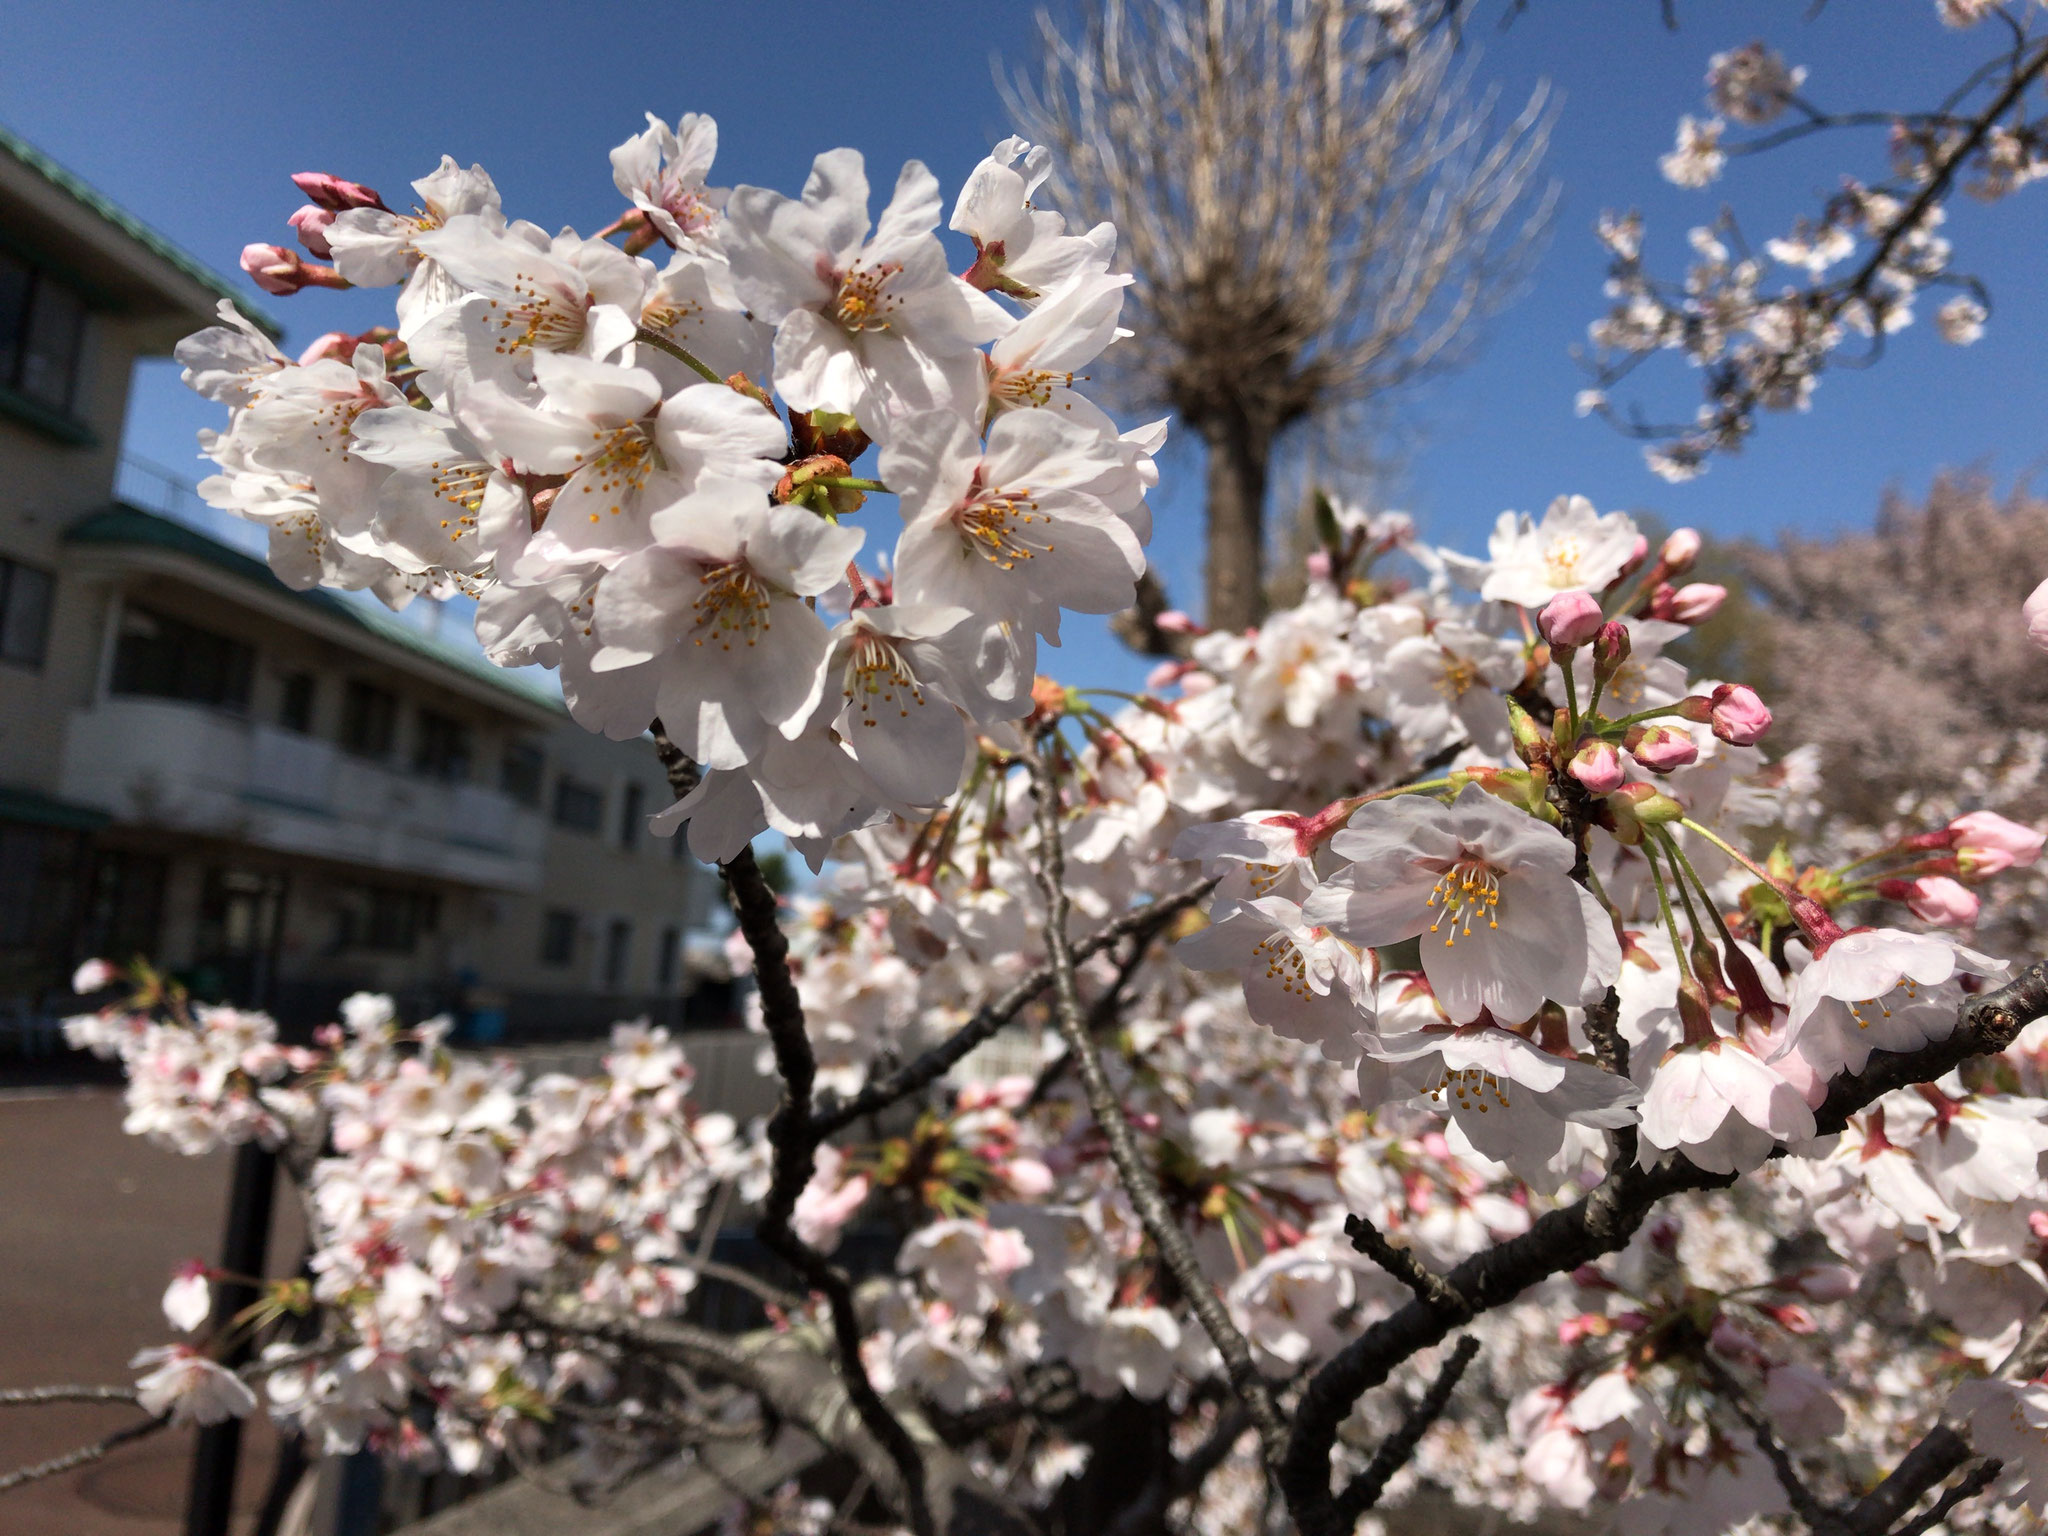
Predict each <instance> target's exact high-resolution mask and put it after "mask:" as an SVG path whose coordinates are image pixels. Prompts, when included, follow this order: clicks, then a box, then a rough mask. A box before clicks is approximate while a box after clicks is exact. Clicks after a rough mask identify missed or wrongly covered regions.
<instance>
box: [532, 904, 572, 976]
mask: <svg viewBox="0 0 2048 1536" xmlns="http://www.w3.org/2000/svg"><path fill="white" fill-rule="evenodd" d="M575 958H576V914H575V913H574V912H570V911H567V910H566V909H564V908H561V907H555V908H553V909H551V910H550V911H547V912H543V913H542V914H541V919H540V963H541V964H542V965H567V964H568V963H569V962H570V961H571V960H574V959H575Z"/></svg>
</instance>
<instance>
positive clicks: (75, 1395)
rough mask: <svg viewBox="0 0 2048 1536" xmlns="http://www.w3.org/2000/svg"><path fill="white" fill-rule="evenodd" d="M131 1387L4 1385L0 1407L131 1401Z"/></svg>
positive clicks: (132, 1389) (134, 1393) (132, 1396)
mask: <svg viewBox="0 0 2048 1536" xmlns="http://www.w3.org/2000/svg"><path fill="white" fill-rule="evenodd" d="M136 1396H137V1394H136V1391H135V1389H134V1388H133V1387H5V1388H0V1407H21V1406H27V1405H29V1404H33V1403H132V1402H134V1401H135V1399H136Z"/></svg>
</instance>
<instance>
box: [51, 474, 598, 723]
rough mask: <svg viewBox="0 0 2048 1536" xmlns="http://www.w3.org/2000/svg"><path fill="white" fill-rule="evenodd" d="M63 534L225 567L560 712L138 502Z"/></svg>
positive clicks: (548, 699)
mask: <svg viewBox="0 0 2048 1536" xmlns="http://www.w3.org/2000/svg"><path fill="white" fill-rule="evenodd" d="M64 538H65V540H66V542H68V543H72V544H102V545H126V546H129V547H131V548H133V547H138V546H139V547H142V548H146V549H162V550H168V551H170V552H171V553H173V554H180V555H189V556H191V557H192V558H193V559H195V560H202V561H204V562H205V563H206V564H208V565H211V566H213V567H214V568H215V569H217V570H222V571H226V572H228V573H229V574H231V575H234V576H238V577H240V578H242V579H243V580H244V581H248V582H252V583H254V584H255V585H257V586H260V587H263V588H266V589H268V590H269V591H270V592H272V593H274V594H276V595H278V596H282V597H288V598H291V599H292V600H293V601H295V602H301V603H305V604H307V605H308V606H310V607H314V608H318V609H319V610H320V611H321V612H323V613H325V614H327V615H329V616H330V617H333V618H336V619H339V620H340V621H341V622H343V623H344V624H349V625H353V626H354V627H355V628H357V629H360V630H362V631H363V632H364V633H365V634H368V635H374V636H375V637H376V638H377V639H379V640H385V641H389V642H390V643H391V644H393V645H396V646H401V647H403V648H404V649H406V650H408V651H411V652H413V653H415V654H416V655H419V656H424V657H426V658H427V659H428V660H430V661H433V662H435V663H437V664H438V665H440V666H444V667H447V668H449V669H451V670H453V671H456V672H460V673H462V674H463V675H464V676H466V677H469V678H473V679H475V680H476V681H478V682H481V683H485V684H487V685H489V686H490V687H492V688H496V689H498V690H499V691H500V692H502V693H506V694H509V695H511V696H512V697H513V698H516V699H518V700H519V701H520V702H521V703H524V704H529V705H534V704H537V705H539V706H540V707H541V708H543V709H549V710H553V711H555V712H557V713H561V712H562V701H561V700H560V699H559V698H557V697H556V696H555V694H554V692H553V691H552V690H550V689H548V688H544V687H542V686H540V685H539V684H537V683H534V682H532V681H531V680H529V679H527V678H525V677H522V676H520V675H519V674H518V673H516V672H508V671H506V670H505V669H504V668H503V667H494V666H492V665H491V663H490V662H488V661H486V660H485V659H484V658H483V657H482V656H480V655H477V654H475V653H474V652H471V651H464V650H460V649H457V648H456V647H455V646H452V645H444V644H442V643H441V642H440V641H438V640H435V639H433V638H432V637H430V636H428V635H425V634H422V633H421V632H420V631H419V630H417V629H415V628H413V626H412V625H410V624H407V623H405V622H403V621H402V620H400V619H397V618H394V617H392V616H391V615H390V614H388V613H384V612H380V611H379V610H377V609H374V608H371V607H369V606H368V605H367V604H364V603H355V602H350V601H348V600H347V599H346V598H343V597H341V596H339V595H338V594H336V593H334V592H329V591H323V590H321V589H319V588H314V589H313V590H311V591H308V592H295V591H293V590H292V589H291V588H290V587H287V586H286V585H285V584H284V583H283V582H281V581H279V580H278V579H277V577H276V575H275V574H274V573H273V572H272V571H271V569H270V567H269V566H268V565H266V564H264V563H263V562H262V561H261V560H258V559H257V558H256V557H255V556H253V555H245V554H243V553H242V551H240V550H239V549H234V548H231V547H230V546H228V545H226V544H223V543H221V542H220V540H218V539H214V538H209V537H208V536H207V535H206V534H204V533H201V532H200V531H199V530H198V529H197V528H194V527H192V526H190V525H189V524H186V523H181V522H178V521H176V520H174V519H172V518H168V517H163V516H160V515H159V514H157V513H155V512H145V511H143V510H142V509H141V508H140V507H131V506H128V505H127V504H126V503H123V502H116V503H115V504H114V505H113V506H111V507H109V508H107V510H106V511H104V512H94V513H91V514H90V515H88V516H86V517H83V518H80V519H79V520H78V521H77V522H75V523H73V524H72V525H71V526H70V527H69V528H67V529H65V530H64Z"/></svg>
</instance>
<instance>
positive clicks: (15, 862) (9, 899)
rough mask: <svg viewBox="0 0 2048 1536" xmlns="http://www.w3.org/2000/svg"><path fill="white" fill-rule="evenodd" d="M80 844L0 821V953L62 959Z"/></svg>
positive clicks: (48, 830) (61, 834)
mask: <svg viewBox="0 0 2048 1536" xmlns="http://www.w3.org/2000/svg"><path fill="white" fill-rule="evenodd" d="M84 841H85V840H84V838H83V837H82V836H80V834H78V833H76V832H69V831H63V830H60V829H58V828H55V827H32V826H25V825H22V824H19V823H16V822H9V821H0V951H26V952H27V953H28V954H29V955H30V956H32V957H35V958H38V959H40V958H44V957H47V958H48V959H51V960H54V961H61V960H62V958H63V957H64V955H65V954H66V952H67V951H68V949H69V947H70V945H69V937H68V934H67V930H68V928H69V927H70V924H71V921H72V916H73V912H74V910H75V903H76V899H77V885H76V871H77V870H78V868H79V866H80V864H81V863H82V862H83V859H84V854H85V848H84ZM121 958H122V959H124V960H125V959H127V958H128V957H127V956H125V955H124V956H122V957H121Z"/></svg>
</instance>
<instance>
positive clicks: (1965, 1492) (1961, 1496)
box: [1895, 1456, 2005, 1536]
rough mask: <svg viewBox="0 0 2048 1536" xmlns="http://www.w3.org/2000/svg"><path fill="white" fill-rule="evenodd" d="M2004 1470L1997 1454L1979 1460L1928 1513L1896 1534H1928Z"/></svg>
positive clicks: (1913, 1535) (1907, 1535) (1919, 1535)
mask: <svg viewBox="0 0 2048 1536" xmlns="http://www.w3.org/2000/svg"><path fill="white" fill-rule="evenodd" d="M2004 1470H2005V1463H2004V1462H2002V1461H2000V1460H1999V1459H1998V1458H1997V1457H1996V1456H1994V1457H1992V1458H1991V1459H1990V1460H1989V1461H1985V1462H1979V1463H1978V1464H1977V1465H1976V1466H1975V1467H1973V1468H1971V1469H1970V1471H1969V1473H1968V1475H1967V1476H1965V1477H1964V1478H1963V1480H1962V1481H1961V1482H1959V1483H1957V1484H1956V1485H1955V1487H1953V1488H1951V1489H1949V1491H1948V1492H1947V1493H1944V1494H1943V1495H1942V1496H1941V1497H1940V1499H1938V1500H1937V1501H1936V1502H1935V1505H1934V1507H1933V1508H1932V1509H1930V1510H1928V1511H1927V1513H1926V1514H1924V1515H1922V1516H1920V1517H1919V1518H1918V1519H1917V1520H1914V1521H1913V1522H1912V1523H1911V1524H1909V1525H1904V1526H1901V1527H1900V1528H1899V1530H1898V1531H1897V1532H1896V1533H1895V1536H1926V1533H1927V1532H1928V1531H1931V1530H1933V1529H1934V1528H1935V1527H1936V1526H1937V1525H1940V1524H1941V1523H1942V1522H1943V1521H1945V1520H1947V1519H1948V1517H1949V1516H1950V1515H1951V1514H1952V1513H1954V1512H1955V1507H1956V1506H1957V1505H1958V1504H1961V1503H1963V1502H1964V1501H1965V1500H1967V1499H1974V1498H1975V1497H1977V1495H1978V1494H1980V1493H1982V1492H1983V1491H1984V1490H1985V1489H1986V1488H1989V1487H1990V1486H1991V1485H1992V1484H1993V1483H1995V1482H1997V1481H1998V1474H1999V1473H2001V1472H2003V1471H2004Z"/></svg>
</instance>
